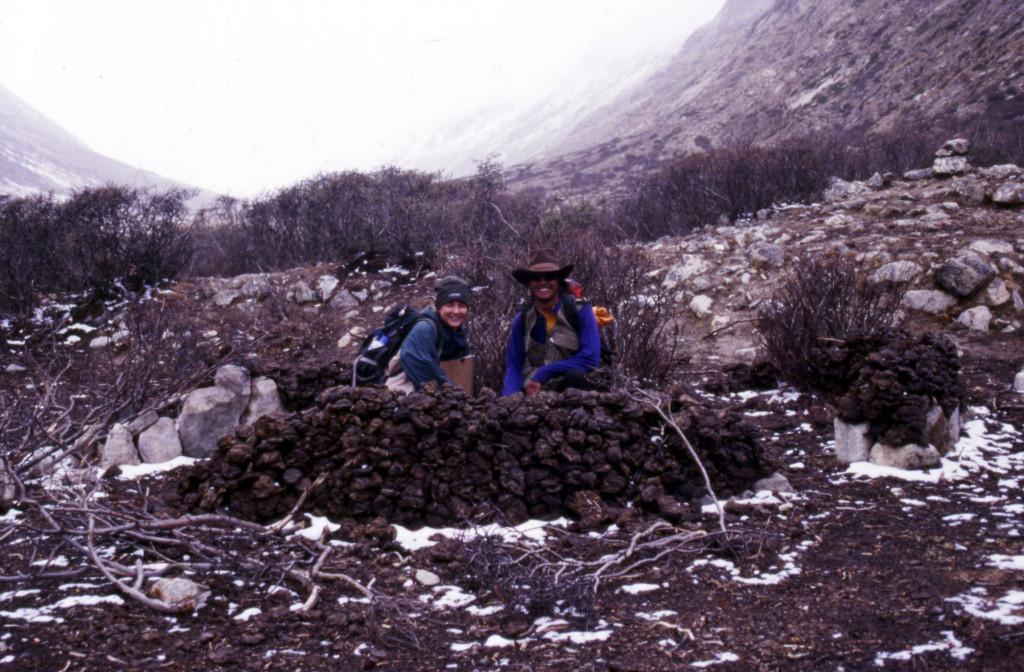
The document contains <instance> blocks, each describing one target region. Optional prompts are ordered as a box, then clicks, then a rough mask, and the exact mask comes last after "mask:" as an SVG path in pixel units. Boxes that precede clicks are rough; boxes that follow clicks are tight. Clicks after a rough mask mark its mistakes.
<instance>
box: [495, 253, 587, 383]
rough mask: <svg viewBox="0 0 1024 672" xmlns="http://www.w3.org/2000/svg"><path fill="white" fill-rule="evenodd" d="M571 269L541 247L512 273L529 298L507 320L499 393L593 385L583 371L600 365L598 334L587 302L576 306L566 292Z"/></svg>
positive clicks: (572, 298) (571, 267)
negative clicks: (502, 382) (509, 327)
mask: <svg viewBox="0 0 1024 672" xmlns="http://www.w3.org/2000/svg"><path fill="white" fill-rule="evenodd" d="M572 269H573V266H572V264H569V265H567V266H562V265H561V264H559V263H558V256H557V254H556V253H555V251H554V250H553V249H551V248H547V247H545V248H540V249H536V250H531V251H530V257H529V261H528V263H527V265H526V267H525V268H517V269H516V270H514V271H512V277H513V278H515V279H516V281H517V282H519V283H520V284H522V285H525V286H526V287H528V288H529V290H530V298H531V300H532V301H531V303H530V304H529V306H527V307H526V308H524V309H523V310H522V311H521V312H520V313H519V314H518V315H516V317H515V319H514V320H513V321H512V333H511V335H510V336H509V342H508V355H507V356H506V359H505V386H504V389H503V391H502V395H503V396H508V395H510V394H515V393H517V392H523V393H524V394H527V395H529V394H534V393H535V392H540V391H541V390H542V389H544V390H554V391H562V390H564V389H565V388H567V387H575V388H579V389H583V390H590V389H594V387H593V385H592V384H591V382H590V380H588V378H587V374H588V373H590V372H591V371H593V370H594V369H596V368H597V366H598V364H600V361H601V336H600V334H599V333H598V330H597V329H598V327H597V320H596V319H595V318H594V310H593V308H592V307H591V305H590V304H589V303H584V304H582V305H579V306H577V303H576V298H575V297H574V296H573V295H572V294H570V293H568V291H567V289H568V284H567V282H566V279H567V278H568V277H569V273H571V272H572ZM570 304H571V305H570Z"/></svg>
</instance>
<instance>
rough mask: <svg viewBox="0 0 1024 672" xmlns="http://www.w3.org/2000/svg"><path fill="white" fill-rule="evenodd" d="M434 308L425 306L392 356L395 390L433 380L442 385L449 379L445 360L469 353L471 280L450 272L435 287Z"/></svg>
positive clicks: (391, 384)
mask: <svg viewBox="0 0 1024 672" xmlns="http://www.w3.org/2000/svg"><path fill="white" fill-rule="evenodd" d="M434 291H435V298H434V309H433V310H431V309H430V308H424V309H423V317H422V318H421V319H420V320H419V322H417V323H416V324H415V325H413V328H412V329H411V330H410V331H409V335H408V336H406V338H405V341H403V343H402V347H401V349H400V350H399V351H398V357H394V358H393V359H392V360H391V363H390V365H389V370H388V379H387V382H386V385H387V386H388V388H390V389H392V390H398V391H403V392H412V391H413V390H419V389H420V388H421V387H423V384H424V383H426V382H427V381H429V380H433V381H434V382H436V383H437V384H438V385H442V384H443V383H444V382H445V381H446V380H447V379H446V378H445V375H444V371H443V370H441V362H443V361H446V360H449V359H458V358H460V357H465V356H467V355H469V331H468V330H467V329H466V324H465V322H466V315H467V314H468V313H469V304H470V293H469V283H468V282H466V281H465V280H463V279H462V278H459V277H456V276H454V275H449V276H448V277H447V278H444V279H443V280H441V281H439V282H438V283H437V285H436V286H435V287H434Z"/></svg>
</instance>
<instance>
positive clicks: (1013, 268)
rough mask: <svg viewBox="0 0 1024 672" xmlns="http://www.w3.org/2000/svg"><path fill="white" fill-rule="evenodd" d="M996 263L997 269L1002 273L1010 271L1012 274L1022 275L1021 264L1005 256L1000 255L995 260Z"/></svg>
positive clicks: (1023, 271) (1023, 270) (1022, 267)
mask: <svg viewBox="0 0 1024 672" xmlns="http://www.w3.org/2000/svg"><path fill="white" fill-rule="evenodd" d="M996 264H998V265H999V269H1000V270H1002V271H1003V272H1004V273H1010V274H1012V275H1024V266H1021V265H1020V264H1018V263H1017V262H1016V261H1014V260H1013V259H1009V258H1007V257H1000V258H999V259H998V260H996Z"/></svg>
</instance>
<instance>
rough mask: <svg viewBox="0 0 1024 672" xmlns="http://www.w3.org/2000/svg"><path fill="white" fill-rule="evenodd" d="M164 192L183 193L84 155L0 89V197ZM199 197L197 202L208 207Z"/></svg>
mask: <svg viewBox="0 0 1024 672" xmlns="http://www.w3.org/2000/svg"><path fill="white" fill-rule="evenodd" d="M108 183H113V184H124V185H129V186H134V187H154V188H157V189H169V188H173V187H187V186H188V185H184V184H181V183H180V182H176V181H174V180H171V179H168V178H165V177H162V176H160V175H157V174H156V173H152V172H149V171H145V170H140V169H138V168H133V167H132V166H129V165H127V164H124V163H121V162H119V161H115V160H113V159H110V158H108V157H106V156H103V155H101V154H98V153H96V152H94V151H93V150H91V149H89V147H87V146H86V145H85V144H84V143H82V142H81V141H79V140H78V139H77V138H75V137H74V136H73V135H71V134H70V133H68V132H67V131H65V130H64V129H63V128H61V127H60V126H58V125H57V124H55V123H54V122H52V121H50V120H49V119H48V118H46V117H45V116H43V115H42V114H40V113H39V112H38V111H37V110H35V109H34V108H33V107H31V106H30V105H28V104H27V103H25V101H23V100H21V99H20V98H18V97H17V96H16V95H14V94H13V93H11V92H10V91H9V90H7V89H6V88H4V87H3V86H0V194H9V195H12V196H29V195H33V194H38V193H52V194H54V195H55V196H66V195H68V194H70V193H71V192H72V191H73V190H75V189H78V188H82V187H96V186H101V185H103V184H108ZM213 198H214V195H213V194H210V193H209V192H200V193H199V195H198V196H197V201H210V200H212V199H213Z"/></svg>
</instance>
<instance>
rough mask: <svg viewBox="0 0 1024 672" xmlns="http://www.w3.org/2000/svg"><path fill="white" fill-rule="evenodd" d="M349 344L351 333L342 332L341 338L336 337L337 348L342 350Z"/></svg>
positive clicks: (350, 342)
mask: <svg viewBox="0 0 1024 672" xmlns="http://www.w3.org/2000/svg"><path fill="white" fill-rule="evenodd" d="M350 345H352V334H351V333H347V334H344V335H343V336H342V337H341V338H339V339H338V349H339V350H344V349H345V348H347V347H348V346H350Z"/></svg>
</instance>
